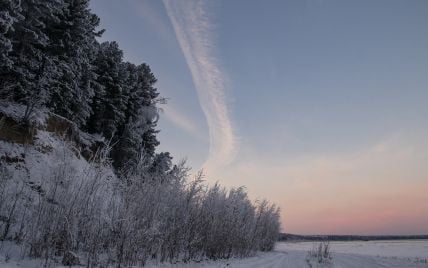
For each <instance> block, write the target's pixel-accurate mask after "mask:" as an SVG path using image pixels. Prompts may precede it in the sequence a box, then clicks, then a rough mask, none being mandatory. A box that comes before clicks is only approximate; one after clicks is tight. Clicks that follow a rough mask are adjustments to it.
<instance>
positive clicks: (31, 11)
mask: <svg viewBox="0 0 428 268" xmlns="http://www.w3.org/2000/svg"><path fill="white" fill-rule="evenodd" d="M62 6H63V2H62V1H60V0H22V1H21V2H20V7H21V14H22V19H20V20H19V21H16V22H15V23H14V24H13V33H9V38H10V41H11V43H12V46H13V49H12V51H10V52H9V56H10V59H11V60H12V61H13V65H12V67H11V68H10V71H9V72H8V74H7V75H4V76H2V86H3V92H2V95H9V96H11V98H12V99H13V100H15V101H17V102H21V103H24V104H26V105H27V111H26V115H25V117H28V116H29V115H30V114H31V112H32V110H33V109H34V108H35V107H36V106H40V105H43V104H44V103H45V102H46V101H47V100H48V97H49V93H50V87H51V86H52V84H54V81H55V79H57V78H58V70H57V68H56V65H57V64H56V62H57V58H56V57H51V56H50V55H48V53H47V47H48V46H49V42H50V40H49V37H48V36H47V34H46V28H47V25H50V24H52V23H55V22H57V21H58V15H59V14H60V12H61V7H62Z"/></svg>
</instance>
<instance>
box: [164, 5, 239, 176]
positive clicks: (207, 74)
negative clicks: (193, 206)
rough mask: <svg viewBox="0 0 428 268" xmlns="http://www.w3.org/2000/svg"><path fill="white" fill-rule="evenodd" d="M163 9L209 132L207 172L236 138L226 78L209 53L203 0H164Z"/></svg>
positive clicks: (227, 156)
mask: <svg viewBox="0 0 428 268" xmlns="http://www.w3.org/2000/svg"><path fill="white" fill-rule="evenodd" d="M163 3H164V5H165V9H166V11H167V14H168V17H169V19H170V21H171V23H172V25H173V28H174V31H175V35H176V37H177V40H178V42H179V44H180V47H181V50H182V52H183V54H184V57H185V59H186V62H187V65H188V66H189V69H190V72H191V75H192V79H193V83H194V85H195V88H196V90H197V93H198V97H199V102H200V105H201V107H202V110H203V112H204V114H205V117H206V120H207V124H208V128H209V136H210V149H209V156H208V159H207V160H206V162H205V164H204V165H203V167H204V169H205V170H206V171H207V172H208V173H214V172H216V171H217V170H218V169H220V168H222V167H224V166H225V165H227V164H228V163H230V162H231V161H232V160H233V159H234V157H235V155H236V150H237V148H236V138H235V133H234V129H233V126H232V123H231V120H230V118H229V112H228V107H227V104H226V99H225V89H226V79H225V75H224V73H223V72H222V71H221V68H220V66H219V64H218V63H217V61H216V59H215V57H214V53H213V50H214V49H213V40H212V24H211V23H210V21H209V19H208V14H207V10H206V3H205V1H203V0H202V1H201V0H190V1H176V0H164V1H163Z"/></svg>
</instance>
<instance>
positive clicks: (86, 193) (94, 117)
mask: <svg viewBox="0 0 428 268" xmlns="http://www.w3.org/2000/svg"><path fill="white" fill-rule="evenodd" d="M99 22H100V19H99V18H98V17H97V15H96V14H94V13H92V12H91V10H90V9H89V0H0V99H1V103H2V105H1V107H2V109H1V111H0V153H1V161H0V240H1V241H2V242H0V243H6V242H7V243H16V245H18V246H19V248H20V249H21V252H22V255H23V256H27V257H28V256H30V257H34V258H38V259H43V260H44V262H45V263H46V264H47V265H51V264H55V263H61V262H62V264H64V265H78V264H81V265H86V266H87V267H98V266H103V267H106V266H117V267H120V266H123V265H125V266H129V265H145V264H147V262H150V261H161V262H164V261H170V262H174V261H194V260H201V259H205V258H209V259H218V258H230V257H244V256H249V255H252V254H254V253H255V252H257V251H260V250H262V251H269V250H272V249H273V246H274V244H275V241H276V239H277V235H278V232H279V228H280V224H279V210H278V208H277V207H276V206H275V205H272V204H270V203H269V202H267V201H255V202H253V201H251V200H250V199H249V197H248V196H247V193H246V191H245V189H244V188H243V187H240V188H234V189H230V190H227V189H225V188H223V187H221V186H220V185H218V184H214V185H211V186H209V185H207V184H204V182H203V177H204V176H203V174H202V173H198V174H197V175H195V176H191V175H190V172H189V171H190V170H189V168H188V167H187V166H186V165H185V163H182V162H180V163H174V161H173V158H172V156H171V154H170V153H169V152H157V151H156V147H157V146H158V145H159V141H158V139H157V136H156V135H157V133H158V131H159V130H158V129H157V120H158V119H159V116H160V115H161V114H160V109H159V108H160V107H159V106H160V105H161V104H165V101H164V98H163V97H162V96H161V95H160V94H159V92H158V90H157V88H156V87H155V84H156V77H155V75H154V74H153V73H152V71H151V70H150V67H149V65H148V64H146V63H139V64H134V63H130V62H125V61H124V60H123V52H122V50H121V49H120V47H119V45H118V43H117V42H114V41H112V42H102V43H100V42H99V37H101V36H102V34H103V31H104V30H102V29H99V27H98V25H99ZM165 105H167V104H165ZM11 111H12V112H11ZM61 129H62V130H61ZM20 136H23V137H24V136H25V137H24V138H22V139H21V138H20ZM95 141H96V142H95ZM82 148H83V149H82ZM88 152H89V153H88ZM40 159H42V160H40ZM36 160H37V161H36ZM43 161H45V162H43Z"/></svg>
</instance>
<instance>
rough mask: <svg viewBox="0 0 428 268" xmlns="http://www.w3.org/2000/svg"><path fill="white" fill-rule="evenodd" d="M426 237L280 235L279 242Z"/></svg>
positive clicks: (422, 238) (417, 238) (426, 237)
mask: <svg viewBox="0 0 428 268" xmlns="http://www.w3.org/2000/svg"><path fill="white" fill-rule="evenodd" d="M426 239H428V235H296V234H285V233H281V234H279V236H278V240H279V241H373V240H426Z"/></svg>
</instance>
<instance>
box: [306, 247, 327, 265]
mask: <svg viewBox="0 0 428 268" xmlns="http://www.w3.org/2000/svg"><path fill="white" fill-rule="evenodd" d="M332 258H333V257H332V255H331V247H330V243H329V242H321V243H319V244H318V245H315V244H314V246H313V248H312V249H311V250H310V251H309V252H308V256H307V260H308V261H311V260H315V261H316V262H318V263H324V264H325V263H330V262H331V260H332Z"/></svg>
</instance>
